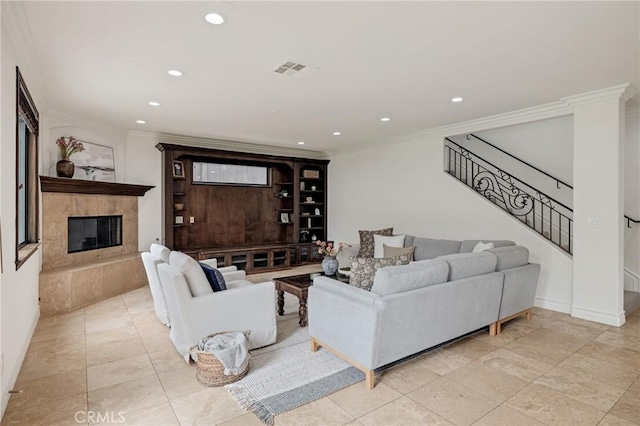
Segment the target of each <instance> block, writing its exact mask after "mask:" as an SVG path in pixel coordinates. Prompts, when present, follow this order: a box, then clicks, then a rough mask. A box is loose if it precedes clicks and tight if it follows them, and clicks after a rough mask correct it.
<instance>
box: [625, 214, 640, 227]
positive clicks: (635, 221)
mask: <svg viewBox="0 0 640 426" xmlns="http://www.w3.org/2000/svg"><path fill="white" fill-rule="evenodd" d="M624 218H625V219H627V228H631V222H633V223H640V220H636V219H631V218H630V217H629V216H627V215H626V214H625V215H624Z"/></svg>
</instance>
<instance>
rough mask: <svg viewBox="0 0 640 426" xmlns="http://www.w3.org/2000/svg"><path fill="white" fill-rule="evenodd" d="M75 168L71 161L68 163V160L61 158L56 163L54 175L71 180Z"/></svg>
mask: <svg viewBox="0 0 640 426" xmlns="http://www.w3.org/2000/svg"><path fill="white" fill-rule="evenodd" d="M75 168H76V167H75V165H74V164H73V161H69V159H68V158H63V159H62V160H60V161H58V162H57V163H56V173H57V174H58V177H64V178H72V177H73V173H74V172H75Z"/></svg>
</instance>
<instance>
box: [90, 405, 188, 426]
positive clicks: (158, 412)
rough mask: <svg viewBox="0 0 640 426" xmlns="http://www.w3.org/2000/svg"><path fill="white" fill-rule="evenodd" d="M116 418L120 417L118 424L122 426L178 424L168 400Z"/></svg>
mask: <svg viewBox="0 0 640 426" xmlns="http://www.w3.org/2000/svg"><path fill="white" fill-rule="evenodd" d="M118 419H119V420H120V419H122V422H121V423H119V424H121V425H124V426H180V423H178V419H177V418H176V415H175V414H174V413H173V408H171V404H169V402H165V403H163V404H161V405H157V406H155V407H150V408H143V409H142V410H138V411H130V412H127V413H122V417H121V418H118ZM114 423H116V422H115V421H111V422H107V423H97V424H103V425H108V424H110V425H113V424H114Z"/></svg>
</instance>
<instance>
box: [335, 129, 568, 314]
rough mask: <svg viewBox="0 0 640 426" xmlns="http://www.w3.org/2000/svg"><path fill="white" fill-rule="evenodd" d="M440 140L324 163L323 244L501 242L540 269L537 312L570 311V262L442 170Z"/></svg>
mask: <svg viewBox="0 0 640 426" xmlns="http://www.w3.org/2000/svg"><path fill="white" fill-rule="evenodd" d="M445 136H446V135H445V134H432V135H430V136H422V137H421V136H416V137H414V138H412V139H411V140H408V141H407V142H404V143H398V144H392V145H382V146H380V145H379V146H375V147H371V148H369V149H363V150H361V151H356V152H347V153H338V154H334V155H333V156H332V157H331V162H330V163H329V193H328V196H329V200H328V209H329V217H328V219H329V228H328V229H329V238H330V239H332V240H335V241H344V242H357V241H358V230H359V229H379V228H383V227H390V226H393V227H394V232H395V233H407V234H412V235H417V236H422V237H432V238H443V239H508V240H514V241H516V242H517V243H518V244H521V245H524V246H526V247H528V248H529V250H530V259H531V261H532V262H536V263H540V264H541V265H542V272H541V276H540V282H539V285H538V292H537V296H536V297H537V300H536V304H537V305H538V306H543V307H546V308H549V309H553V310H557V311H562V312H570V309H571V301H572V261H571V258H570V257H568V256H567V255H565V254H564V253H562V252H561V250H560V249H558V248H555V247H554V246H552V245H551V244H549V243H548V242H546V240H544V239H543V238H542V237H541V236H539V235H538V234H536V233H535V232H534V231H532V230H530V229H528V228H527V227H525V226H523V225H522V224H521V223H520V222H518V221H517V219H514V218H512V217H511V216H509V215H508V214H507V213H505V212H503V211H501V210H500V209H498V208H496V207H495V206H494V205H493V204H491V203H490V202H489V201H487V200H485V199H484V198H482V197H481V196H480V195H478V194H476V193H475V192H473V191H472V190H471V189H469V188H468V187H465V186H464V185H462V184H460V183H459V182H458V181H456V180H455V179H454V178H452V177H451V176H449V175H447V174H445V173H444V172H443V154H442V153H443V150H442V144H443V139H444V137H445Z"/></svg>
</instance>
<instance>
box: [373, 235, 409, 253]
mask: <svg viewBox="0 0 640 426" xmlns="http://www.w3.org/2000/svg"><path fill="white" fill-rule="evenodd" d="M385 244H386V245H388V246H389V247H404V235H391V236H390V237H387V236H384V235H378V234H374V236H373V257H384V245H385Z"/></svg>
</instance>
